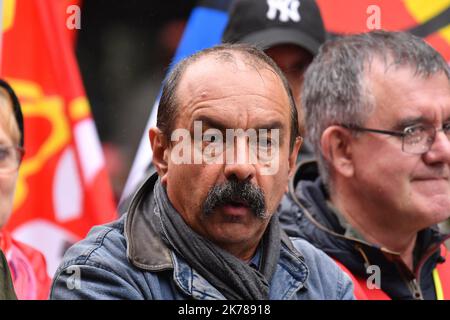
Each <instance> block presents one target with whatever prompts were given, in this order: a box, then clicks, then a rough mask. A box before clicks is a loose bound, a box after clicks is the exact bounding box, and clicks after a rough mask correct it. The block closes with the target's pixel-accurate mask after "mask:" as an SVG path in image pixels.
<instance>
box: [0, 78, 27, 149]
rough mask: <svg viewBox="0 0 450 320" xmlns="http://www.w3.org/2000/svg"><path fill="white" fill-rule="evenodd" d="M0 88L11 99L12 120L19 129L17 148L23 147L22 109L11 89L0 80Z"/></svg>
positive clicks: (6, 83)
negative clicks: (14, 120) (13, 119)
mask: <svg viewBox="0 0 450 320" xmlns="http://www.w3.org/2000/svg"><path fill="white" fill-rule="evenodd" d="M0 88H3V89H5V90H6V92H7V93H8V94H9V97H10V98H11V102H12V106H13V112H14V118H15V119H16V122H17V126H18V127H19V131H20V141H19V146H20V147H23V143H24V128H23V114H22V108H21V107H20V102H19V99H18V98H17V96H16V93H15V92H14V90H13V88H12V87H11V86H10V85H9V83H8V82H6V81H5V80H2V79H0Z"/></svg>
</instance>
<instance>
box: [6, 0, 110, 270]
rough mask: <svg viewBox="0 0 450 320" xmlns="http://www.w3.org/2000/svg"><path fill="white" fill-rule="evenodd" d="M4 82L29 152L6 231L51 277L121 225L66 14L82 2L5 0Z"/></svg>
mask: <svg viewBox="0 0 450 320" xmlns="http://www.w3.org/2000/svg"><path fill="white" fill-rule="evenodd" d="M3 2H4V8H3V9H4V15H3V41H2V42H3V45H2V60H1V77H3V78H5V79H6V80H7V81H8V82H9V83H10V84H11V85H12V87H13V88H14V90H15V91H16V93H17V95H18V96H19V99H20V100H21V103H22V109H23V113H24V118H25V149H26V154H25V158H24V161H23V162H22V165H21V168H20V172H19V179H18V182H17V191H16V197H15V202H14V213H13V215H12V216H11V218H10V220H9V222H8V224H7V226H6V229H7V230H10V231H12V233H13V236H14V237H15V238H16V239H18V240H20V241H22V242H24V243H26V244H29V245H31V246H33V247H35V248H37V249H39V250H41V251H42V252H43V253H44V254H45V256H46V258H47V265H48V272H49V274H50V275H53V273H54V271H55V270H56V267H57V266H58V263H59V261H60V259H61V257H62V254H63V253H64V251H65V249H67V246H68V245H70V244H71V243H73V242H75V241H77V240H80V239H81V238H83V237H84V236H85V235H86V233H87V232H88V231H89V229H90V228H91V227H92V226H93V225H96V224H102V223H106V222H109V221H111V220H113V219H115V218H116V212H115V203H114V200H113V195H112V191H111V187H110V184H109V180H108V177H107V173H106V170H105V166H104V159H103V154H102V152H101V147H100V144H99V140H98V137H97V132H96V128H95V124H94V122H93V119H92V116H91V113H90V109H89V104H88V101H87V99H86V94H85V92H84V89H83V85H82V80H81V77H80V72H79V69H78V65H77V62H76V58H75V55H74V48H73V42H72V40H73V39H72V36H71V35H70V34H71V33H73V32H75V31H76V30H70V26H71V24H70V21H68V20H69V19H72V17H71V14H72V12H71V11H70V14H69V13H67V11H68V10H67V8H68V6H69V5H71V4H76V3H77V2H78V1H69V0H64V1H62V0H3Z"/></svg>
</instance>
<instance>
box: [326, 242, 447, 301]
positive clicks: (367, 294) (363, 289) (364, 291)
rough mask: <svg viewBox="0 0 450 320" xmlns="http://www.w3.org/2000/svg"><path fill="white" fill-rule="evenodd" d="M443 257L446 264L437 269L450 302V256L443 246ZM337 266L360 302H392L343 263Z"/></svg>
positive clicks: (382, 292) (439, 265)
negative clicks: (343, 273)
mask: <svg viewBox="0 0 450 320" xmlns="http://www.w3.org/2000/svg"><path fill="white" fill-rule="evenodd" d="M441 251H442V253H441V255H442V256H443V257H444V258H445V262H444V263H440V264H438V265H437V267H436V269H437V271H438V274H439V279H440V280H441V286H442V291H443V293H444V299H445V300H450V254H449V252H448V250H447V248H446V247H445V246H444V245H442V247H441ZM334 262H336V264H337V265H338V266H339V267H340V268H341V269H342V271H344V272H345V273H346V274H347V275H348V276H349V277H350V278H351V280H352V282H353V285H354V288H355V289H354V294H355V297H356V299H358V300H391V298H390V297H389V296H388V295H387V294H386V293H385V292H384V291H383V290H381V289H369V288H368V287H367V284H366V280H365V279H361V278H359V277H356V276H355V275H353V274H352V273H351V272H350V270H348V269H347V267H345V266H344V265H343V264H342V263H340V262H339V261H337V260H334Z"/></svg>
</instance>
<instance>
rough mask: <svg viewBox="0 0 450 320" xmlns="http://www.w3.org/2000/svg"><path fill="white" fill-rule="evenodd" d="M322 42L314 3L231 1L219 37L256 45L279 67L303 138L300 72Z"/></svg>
mask: <svg viewBox="0 0 450 320" xmlns="http://www.w3.org/2000/svg"><path fill="white" fill-rule="evenodd" d="M325 39H326V31H325V28H324V24H323V21H322V17H321V15H320V10H319V8H318V6H317V3H316V1H314V0H234V1H233V2H232V3H231V6H230V10H229V21H228V24H227V26H226V28H225V31H224V34H223V36H222V42H230V43H249V44H253V45H256V46H258V47H260V48H262V49H263V50H264V51H265V52H266V53H267V54H268V55H269V56H270V57H271V58H272V59H273V60H274V61H275V62H276V63H277V64H278V66H279V67H280V68H281V70H282V71H283V72H284V74H285V75H286V77H287V79H288V81H289V85H290V87H291V90H292V92H293V94H294V98H295V102H296V105H297V110H298V116H299V125H300V132H301V134H302V135H304V125H303V123H304V121H303V110H302V108H301V105H300V88H301V85H302V82H303V73H304V72H305V70H306V68H307V67H308V66H309V64H310V63H311V61H312V59H313V57H314V56H315V55H316V53H317V51H318V49H319V47H320V45H321V44H322V43H324V42H325ZM304 145H305V144H304ZM309 150H311V149H309V148H308V147H306V148H305V146H302V155H306V154H312V153H311V152H309ZM303 159H304V157H302V160H303Z"/></svg>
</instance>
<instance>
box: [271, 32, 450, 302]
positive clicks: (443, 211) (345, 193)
mask: <svg viewBox="0 0 450 320" xmlns="http://www.w3.org/2000/svg"><path fill="white" fill-rule="evenodd" d="M302 103H303V107H304V108H305V113H306V127H307V131H308V135H309V137H310V138H311V141H312V142H313V145H314V147H315V152H316V156H317V158H318V164H317V165H316V164H315V163H305V164H303V165H301V167H300V168H299V169H298V170H297V174H296V176H295V177H294V179H293V180H292V181H291V183H290V191H289V197H288V200H286V201H284V202H283V203H282V206H281V207H280V211H281V217H280V219H281V221H282V224H283V225H284V227H285V230H287V232H288V233H289V234H290V235H291V236H300V237H303V238H306V239H307V240H308V241H310V242H312V243H313V244H314V245H315V246H317V247H319V248H320V249H322V250H324V251H325V252H327V253H328V254H329V255H330V256H331V257H332V258H334V259H335V261H336V262H338V264H340V266H341V268H342V269H344V271H346V272H347V273H348V274H349V275H351V277H352V279H353V282H354V284H355V295H356V297H357V298H360V299H450V255H447V251H446V249H445V246H444V241H445V240H447V239H448V238H449V237H448V236H446V235H444V234H442V233H441V232H439V230H438V228H437V224H439V223H440V222H443V221H445V220H446V219H448V218H449V217H450V141H449V138H450V72H449V67H448V65H447V63H446V62H445V61H444V59H443V58H442V57H441V56H440V55H439V54H438V53H437V52H436V51H435V50H434V49H433V48H431V47H430V46H428V45H427V44H426V43H425V42H423V41H422V40H421V39H419V38H417V37H414V36H412V35H410V34H406V33H393V32H384V31H375V32H370V33H366V34H361V35H354V36H348V37H343V38H339V39H336V40H333V41H330V42H328V43H327V44H325V45H324V46H323V47H322V48H321V50H320V52H319V54H318V56H317V57H316V59H315V60H314V62H313V63H312V64H311V65H310V67H309V69H308V71H307V72H306V74H305V82H304V87H303V92H302ZM317 169H318V172H317ZM318 173H320V176H319V175H318Z"/></svg>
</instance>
